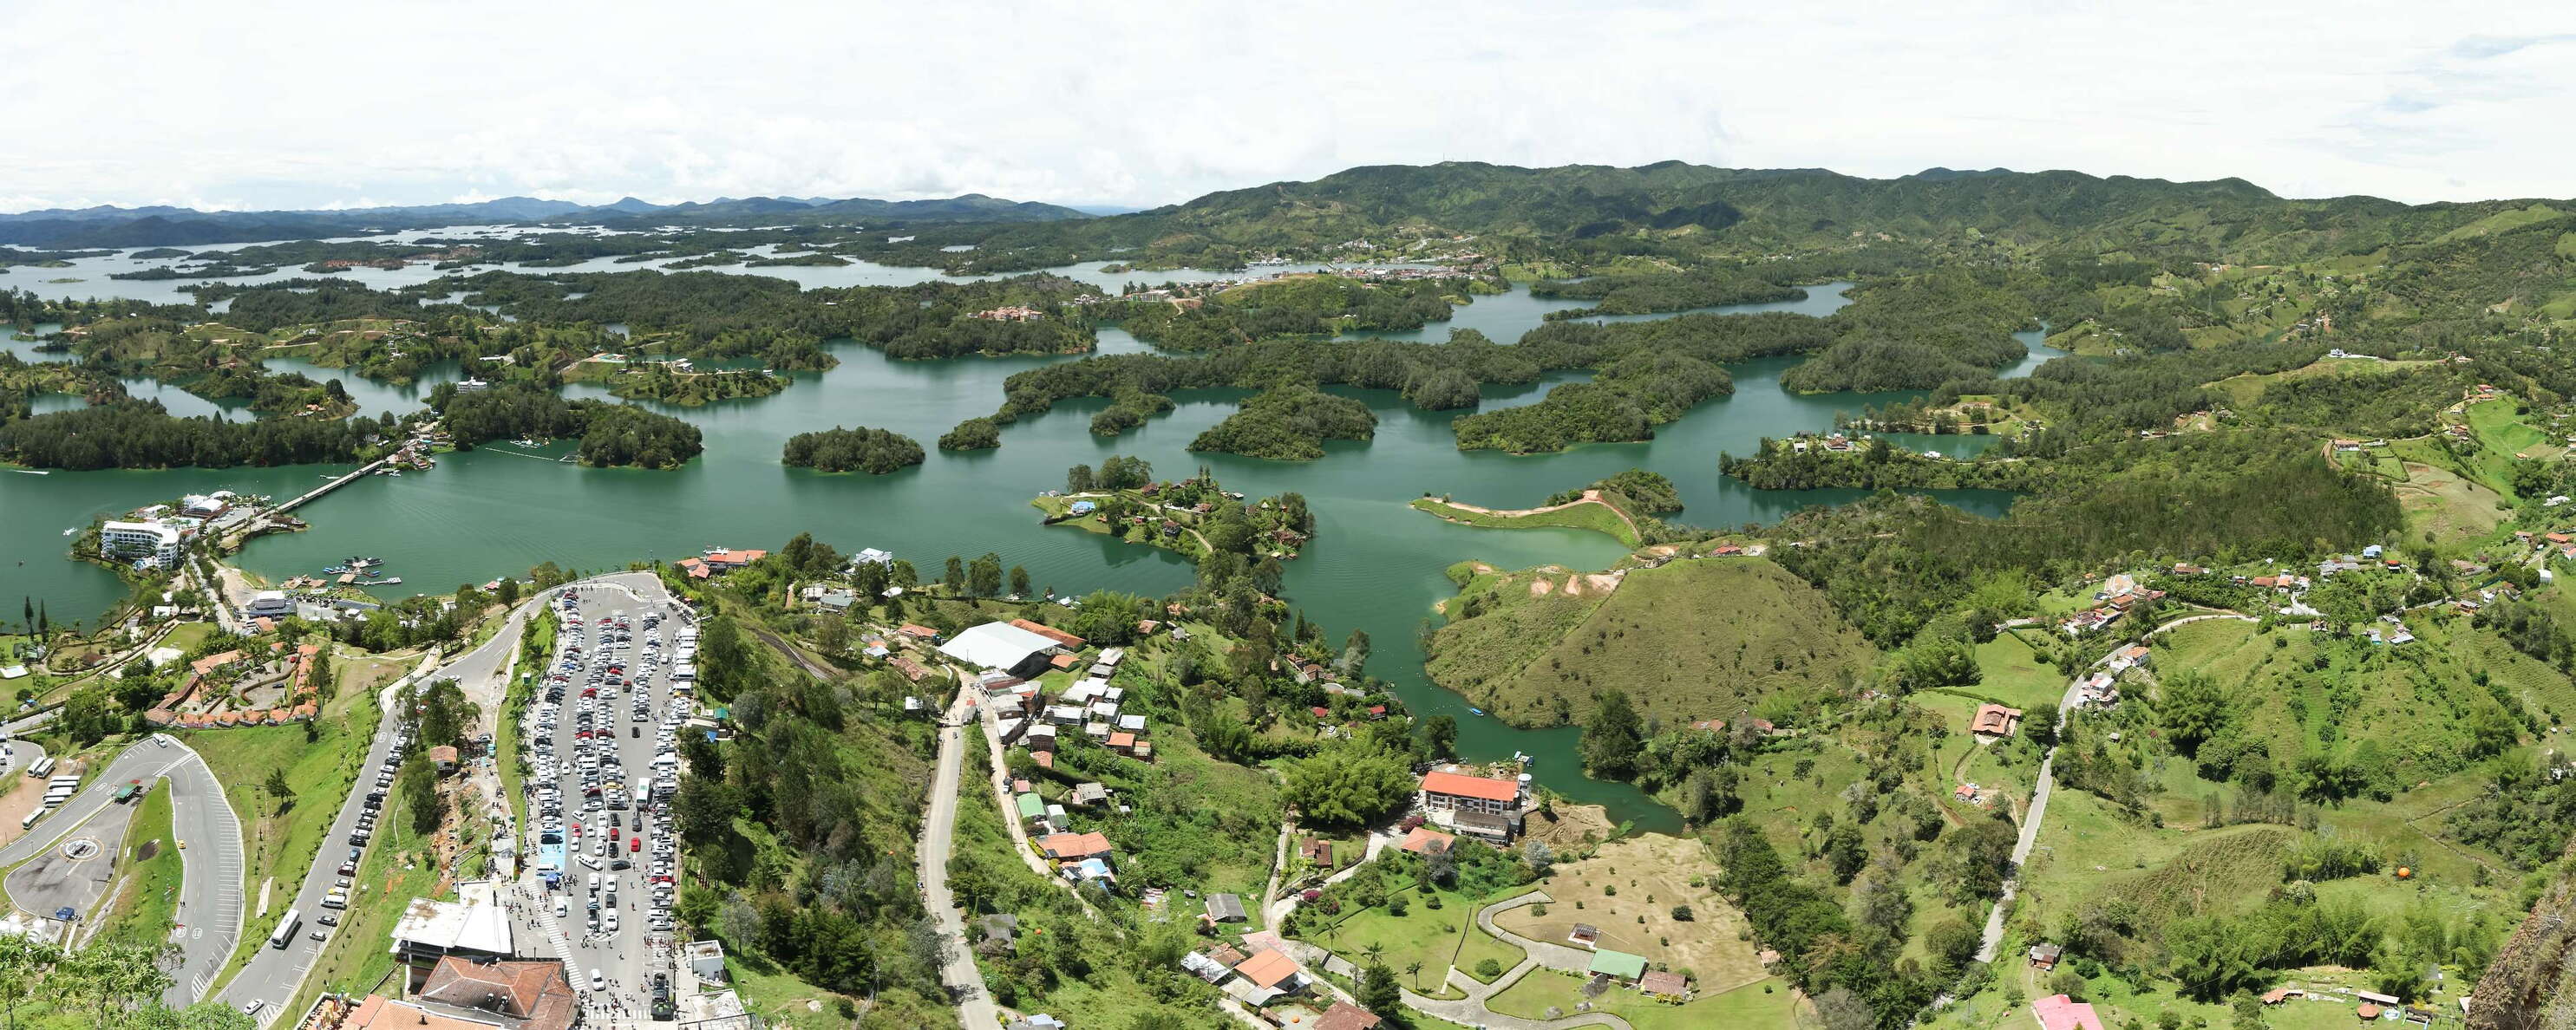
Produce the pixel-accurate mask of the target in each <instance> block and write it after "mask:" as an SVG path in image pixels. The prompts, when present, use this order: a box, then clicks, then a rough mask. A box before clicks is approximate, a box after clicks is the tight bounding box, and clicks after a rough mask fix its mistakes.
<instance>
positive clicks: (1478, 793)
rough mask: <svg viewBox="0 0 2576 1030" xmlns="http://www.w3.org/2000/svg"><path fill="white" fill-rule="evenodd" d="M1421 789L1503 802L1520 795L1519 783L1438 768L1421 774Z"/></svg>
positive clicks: (1435, 792)
mask: <svg viewBox="0 0 2576 1030" xmlns="http://www.w3.org/2000/svg"><path fill="white" fill-rule="evenodd" d="M1422 789H1423V790H1425V791H1427V792H1430V793H1433V794H1450V795H1455V796H1458V797H1466V798H1479V799H1482V800H1485V801H1501V802H1505V803H1509V802H1511V801H1512V800H1513V799H1515V798H1518V797H1520V796H1521V785H1520V784H1518V783H1514V782H1512V781H1510V780H1496V779H1488V778H1486V777H1483V776H1469V775H1467V774H1465V773H1453V772H1446V771H1442V770H1438V769H1435V770H1432V771H1430V772H1427V773H1424V774H1422Z"/></svg>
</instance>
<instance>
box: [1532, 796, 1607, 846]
mask: <svg viewBox="0 0 2576 1030" xmlns="http://www.w3.org/2000/svg"><path fill="white" fill-rule="evenodd" d="M1527 822H1528V825H1527V826H1526V827H1524V829H1525V830H1526V831H1527V832H1528V834H1529V836H1530V837H1531V838H1532V839H1534V840H1537V841H1539V842H1541V843H1544V844H1546V845H1547V846H1548V847H1550V848H1554V849H1556V852H1557V854H1560V855H1566V854H1580V853H1583V852H1587V851H1590V850H1592V847H1593V845H1596V844H1599V843H1601V841H1602V840H1603V839H1604V838H1607V837H1609V836H1610V831H1612V830H1615V829H1617V828H1618V824H1616V823H1613V822H1611V821H1610V811H1609V810H1608V809H1605V808H1603V807H1601V806H1599V805H1569V804H1565V803H1563V802H1558V803H1557V804H1555V805H1553V806H1550V808H1549V809H1548V811H1547V812H1546V813H1544V814H1536V813H1534V814H1532V815H1531V816H1530V817H1529V819H1528V821H1527Z"/></svg>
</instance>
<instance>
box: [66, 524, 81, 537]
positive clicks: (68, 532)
mask: <svg viewBox="0 0 2576 1030" xmlns="http://www.w3.org/2000/svg"><path fill="white" fill-rule="evenodd" d="M79 533H80V527H79V526H73V527H72V528H70V529H66V530H63V535H64V536H76V535H78V534H79Z"/></svg>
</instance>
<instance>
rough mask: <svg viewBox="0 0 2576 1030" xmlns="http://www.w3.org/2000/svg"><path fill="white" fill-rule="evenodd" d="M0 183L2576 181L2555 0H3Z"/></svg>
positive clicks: (1114, 200)
mask: <svg viewBox="0 0 2576 1030" xmlns="http://www.w3.org/2000/svg"><path fill="white" fill-rule="evenodd" d="M0 38H6V39H9V40H11V41H13V43H14V44H15V45H13V46H11V47H9V48H8V50H7V52H6V54H5V56H0V96H6V97H8V98H9V103H8V105H7V110H8V112H9V121H10V122H11V131H10V132H9V134H8V141H7V142H5V143H0V211H22V210H29V209H36V208H46V207H79V206H88V205H92V204H102V203H107V204H119V205H127V206H132V205H139V204H177V205H183V206H190V207H198V208H205V209H233V210H243V209H271V208H338V207H363V206H373V205H380V204H420V203H442V202H450V201H470V200H481V199H489V198H493V197H502V196H512V195H528V196H542V197H551V198H559V199H564V200H572V201H579V202H586V203H602V202H607V201H612V200H616V199H618V198H619V197H622V196H629V195H631V196H637V197H642V198H644V199H646V200H652V201H656V202H666V203H667V202H676V201H682V200H708V199H713V198H715V197H719V196H737V197H739V196H754V195H772V196H831V197H854V196H856V197H879V198H887V199H917V198H925V197H946V196H954V195H957V194H961V193H970V192H972V193H984V194H989V195H992V196H998V197H1007V198H1010V199H1014V200H1042V201H1049V202H1054V203H1063V204H1075V205H1090V206H1118V207H1147V206H1153V205H1158V204H1165V203H1177V202H1180V201H1184V200H1187V199H1189V198H1191V197H1194V196H1198V195H1200V194H1203V193H1206V192H1209V191H1212V190H1219V189H1234V188H1242V187H1248V186H1256V185H1259V184H1262V183H1267V182H1274V181H1280V180H1298V179H1311V178H1316V177H1319V176H1322V175H1326V174H1330V173H1331V172H1334V171H1337V170H1340V169H1343V168H1348V167H1352V166H1355V165H1367V164H1417V163H1429V162H1436V161H1447V160H1473V161H1491V162H1496V163H1502V164H1517V165H1534V166H1535V165H1557V164H1572V163H1586V164H1612V165H1637V164H1646V163H1650V162H1654V161H1662V160H1671V159H1678V160H1683V161H1690V162H1695V163H1702V164H1714V165H1724V166H1732V167H1747V168H1779V167H1800V168H1806V167H1821V168H1830V169H1834V170H1836V171H1840V172H1845V173H1848V174H1853V175H1863V176H1872V177H1886V176H1895V175H1903V174H1907V173H1911V172H1915V171H1919V170H1921V169H1924V168H1928V167H1936V166H1938V167H1949V168H1992V167H2008V168H2014V169H2020V170H2026V171H2027V170H2041V169H2055V168H2066V169H2074V170H2077V171H2082V172H2089V173H2093V174H2097V175H2134V176H2145V177H2157V178H2167V179H2211V178H2223V177H2231V176H2232V177H2238V178H2243V179H2247V180H2250V181H2252V182H2254V183H2256V184H2258V185H2261V186H2264V187H2266V188H2268V189H2271V190H2273V191H2274V192H2276V193H2280V194H2283V195H2285V196H2300V197H2307V196H2334V195H2343V194H2352V193H2366V194H2372V195H2376V196H2383V197H2390V198H2394V199H2398V200H2404V201H2409V202H2423V201H2434V200H2475V199H2486V198H2498V197H2571V196H2576V132H2569V131H2568V129H2567V125H2568V124H2569V123H2570V122H2571V121H2576V5H2571V4H2566V3H2527V4H2494V3H2474V2H2468V3H2452V2H2444V3H2439V4H2427V3H2421V2H2410V3H2403V4H2389V3H2379V2H2376V0H2344V2H2336V3H2304V2H2302V3H2286V2H2270V0H2257V2H2250V3H2249V2H2243V0H2237V2H2231V3H2218V4H2201V3H2192V2H2166V3H2160V4H2153V5H2145V4H2110V3H2088V2H2076V3H2040V2H2021V3H2001V2H1978V0H1960V2H1949V3H1939V4H1925V3H1920V2H1919V0H1918V2H1907V3H1875V2H1867V0H1841V2H1837V3H1835V4H1832V5H1830V6H1827V5H1811V4H1784V3H1779V2H1777V0H1771V2H1760V3H1635V4H1609V3H1602V4H1593V3H1584V4H1568V3H1564V2H1562V0H1558V2H1551V3H1518V2H1509V0H1487V2H1480V3H1474V4H1452V3H1431V2H1416V3H1386V2H1382V0H1379V2H1369V3H1304V2H1293V0H1274V2H1265V3H1260V4H1244V3H1205V4H1187V3H1161V2H1155V0H1121V2H1119V3H1116V4H1067V3H1060V2H1032V3H981V2H971V0H934V2H910V3H900V4H877V3H866V2H816V3H800V2H772V3H739V4H708V3H705V2H703V0H699V2H691V3H669V2H661V0H623V2H618V3H613V4H587V3H569V2H554V0H538V2H533V3H532V2H526V0H519V2H513V3H506V4H494V3H483V2H478V0H450V2H441V3H426V2H406V0H386V2H380V3H372V4H351V3H347V2H345V0H342V2H335V3H329V4H322V3H300V2H261V0H242V2H238V3H221V4H213V3H204V2H202V0H192V2H180V3H153V2H122V3H113V4H100V3H95V2H90V0H80V2H54V0H0Z"/></svg>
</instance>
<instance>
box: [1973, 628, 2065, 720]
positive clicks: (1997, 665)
mask: <svg viewBox="0 0 2576 1030" xmlns="http://www.w3.org/2000/svg"><path fill="white" fill-rule="evenodd" d="M1977 669H1978V671H1979V672H1981V673H1983V674H1984V677H1985V678H1984V679H1982V680H1980V681H1979V682H1978V683H1977V684H1976V685H1974V686H1971V687H1967V688H1965V689H1966V690H1967V691H1968V692H1969V693H1972V694H1980V695H1984V696H1987V697H1992V698H1994V699H1995V700H1997V701H2001V702H2003V703H2004V704H2007V705H2011V706H2013V707H2015V708H2025V709H2026V708H2029V707H2030V706H2032V705H2036V704H2054V703H2056V702H2057V700H2058V699H2059V698H2062V697H2064V696H2066V677H2065V676H2062V675H2059V674H2058V672H2057V667H2056V666H2054V665H2050V664H2048V663H2047V662H2046V661H2044V660H2041V659H2040V657H2039V652H2037V651H2035V650H2032V649H2031V646H2030V645H2029V644H2026V643H2023V642H2022V640H2021V638H2020V637H2018V636H2015V635H2013V634H2010V633H1998V634H1996V635H1995V638H1994V639H1993V640H1989V641H1986V642H1985V643H1982V644H1979V645H1977Z"/></svg>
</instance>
